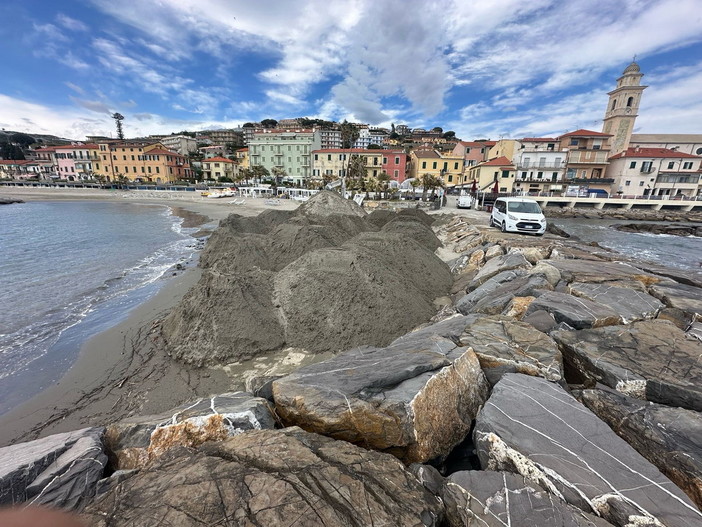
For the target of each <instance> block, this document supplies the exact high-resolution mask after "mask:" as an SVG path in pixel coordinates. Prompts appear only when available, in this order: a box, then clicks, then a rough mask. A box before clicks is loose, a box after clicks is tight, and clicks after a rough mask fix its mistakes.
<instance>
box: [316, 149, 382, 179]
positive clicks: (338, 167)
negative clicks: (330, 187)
mask: <svg viewBox="0 0 702 527" xmlns="http://www.w3.org/2000/svg"><path fill="white" fill-rule="evenodd" d="M384 154H387V150H377V149H366V148H323V149H320V150H313V151H312V179H313V180H314V181H316V182H317V183H320V182H322V180H323V179H324V178H325V176H326V177H327V178H331V179H336V178H339V177H341V176H342V175H345V174H346V173H347V170H348V168H349V163H350V162H351V159H352V157H353V156H358V157H360V158H362V159H363V160H364V161H365V165H366V176H367V177H378V176H379V175H380V173H381V172H382V171H383V155H384Z"/></svg>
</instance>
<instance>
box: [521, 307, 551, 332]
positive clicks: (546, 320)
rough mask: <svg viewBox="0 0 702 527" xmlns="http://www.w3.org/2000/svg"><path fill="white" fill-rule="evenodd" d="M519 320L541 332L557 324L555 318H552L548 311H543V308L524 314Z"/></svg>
mask: <svg viewBox="0 0 702 527" xmlns="http://www.w3.org/2000/svg"><path fill="white" fill-rule="evenodd" d="M529 305H531V302H530V303H529ZM528 310H529V308H528V307H527V311H528ZM521 320H522V322H524V323H526V324H529V325H530V326H534V327H535V328H536V329H538V330H539V331H541V332H542V333H548V332H549V331H551V329H553V328H554V327H555V326H556V324H557V322H556V319H555V318H553V315H552V314H551V313H549V312H548V311H544V310H543V309H540V310H538V311H534V312H532V313H530V314H528V315H525V316H523V317H522V319H521Z"/></svg>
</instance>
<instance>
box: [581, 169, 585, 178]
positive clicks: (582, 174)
mask: <svg viewBox="0 0 702 527" xmlns="http://www.w3.org/2000/svg"><path fill="white" fill-rule="evenodd" d="M586 176H587V170H583V171H582V172H580V177H582V178H584V177H586Z"/></svg>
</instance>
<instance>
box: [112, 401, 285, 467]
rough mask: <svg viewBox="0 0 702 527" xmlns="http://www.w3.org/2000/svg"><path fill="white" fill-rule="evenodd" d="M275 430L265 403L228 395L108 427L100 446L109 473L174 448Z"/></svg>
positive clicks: (145, 460)
mask: <svg viewBox="0 0 702 527" xmlns="http://www.w3.org/2000/svg"><path fill="white" fill-rule="evenodd" d="M274 427H275V420H274V418H273V414H272V412H271V408H270V406H269V405H268V402H267V401H266V400H265V399H262V398H260V397H254V396H253V395H251V394H249V393H245V392H233V393H224V394H222V395H216V396H214V397H211V398H206V399H198V400H196V401H192V402H188V403H186V404H184V405H182V406H179V407H177V408H174V409H173V410H170V411H169V412H165V413H163V414H160V415H147V416H137V417H130V418H128V419H125V420H123V421H120V422H118V423H115V424H113V425H110V426H109V427H107V432H106V433H105V443H106V445H107V447H108V448H109V450H110V461H111V464H112V466H113V468H115V469H121V470H125V469H137V468H142V467H144V466H146V465H147V464H148V463H149V462H151V461H153V460H154V459H155V458H157V457H158V456H160V455H162V454H163V453H164V452H165V451H166V450H168V449H170V448H173V447H175V446H187V447H194V446H198V445H200V444H202V443H204V442H205V441H221V440H223V439H225V438H227V437H230V436H232V435H236V434H240V433H241V432H243V431H244V430H258V429H267V428H274Z"/></svg>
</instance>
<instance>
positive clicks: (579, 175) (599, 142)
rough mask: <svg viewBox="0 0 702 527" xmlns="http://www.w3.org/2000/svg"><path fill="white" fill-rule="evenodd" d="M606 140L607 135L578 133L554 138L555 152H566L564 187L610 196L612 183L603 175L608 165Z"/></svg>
mask: <svg viewBox="0 0 702 527" xmlns="http://www.w3.org/2000/svg"><path fill="white" fill-rule="evenodd" d="M610 137H611V136H610V135H609V134H605V133H602V132H594V131H592V130H582V129H581V130H576V131H574V132H569V133H567V134H563V135H562V136H560V137H558V141H559V145H558V148H559V149H560V150H561V151H563V150H567V152H568V154H567V156H566V167H565V181H564V183H565V184H567V185H575V186H586V187H588V188H590V189H598V190H604V191H606V192H610V187H611V186H612V182H613V180H612V179H611V178H609V177H607V176H606V174H605V171H606V170H607V165H609V139H610Z"/></svg>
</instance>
